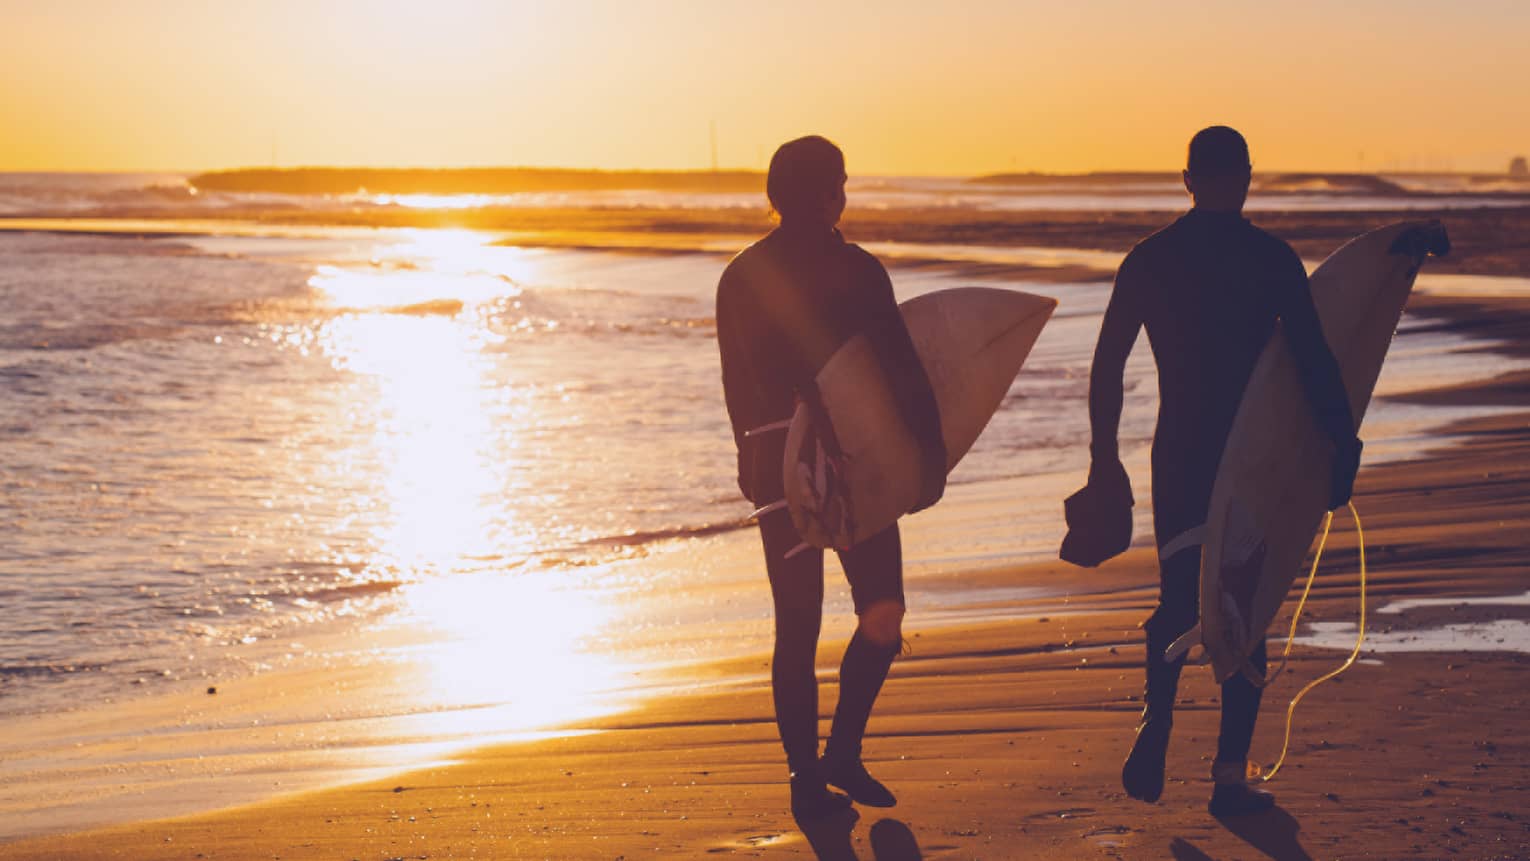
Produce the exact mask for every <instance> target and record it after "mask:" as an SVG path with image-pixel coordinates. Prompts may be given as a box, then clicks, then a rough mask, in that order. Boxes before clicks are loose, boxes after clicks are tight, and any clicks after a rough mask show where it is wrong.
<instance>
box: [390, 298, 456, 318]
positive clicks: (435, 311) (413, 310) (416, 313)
mask: <svg viewBox="0 0 1530 861" xmlns="http://www.w3.org/2000/svg"><path fill="white" fill-rule="evenodd" d="M462 308H463V305H462V300H461V299H431V300H429V301H427V302H415V303H414V304H411V305H398V306H395V307H392V308H384V309H383V312H384V313H387V314H404V315H406V316H410V317H434V316H440V317H455V316H457V315H458V314H460V313H462Z"/></svg>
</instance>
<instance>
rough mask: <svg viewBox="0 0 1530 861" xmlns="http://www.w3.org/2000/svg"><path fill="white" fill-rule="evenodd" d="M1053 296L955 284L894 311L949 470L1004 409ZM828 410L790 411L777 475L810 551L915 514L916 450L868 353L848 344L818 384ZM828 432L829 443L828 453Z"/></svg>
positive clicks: (856, 341) (843, 544)
mask: <svg viewBox="0 0 1530 861" xmlns="http://www.w3.org/2000/svg"><path fill="white" fill-rule="evenodd" d="M1055 307H1057V300H1055V299H1051V298H1048V297H1045V296H1035V295H1032V294H1030V293H1021V292H1019V291H1016V290H999V289H994V288H987V287H960V288H955V289H951V290H939V291H936V292H934V293H927V294H925V295H923V296H919V297H916V298H913V299H910V300H908V301H907V302H904V303H902V304H901V305H899V306H898V308H899V310H900V311H902V313H903V321H904V323H905V324H906V325H907V327H908V333H909V336H910V337H911V338H912V340H913V342H914V349H915V351H916V352H917V353H918V355H919V360H920V362H921V363H923V365H924V370H925V373H926V375H927V376H928V377H929V379H930V386H931V388H932V389H933V390H934V393H935V401H936V404H937V405H938V406H939V407H940V426H941V433H942V435H943V436H944V438H945V444H946V471H947V472H949V471H950V470H951V469H952V468H953V467H955V466H956V464H957V462H958V461H960V460H961V459H962V456H963V455H965V454H966V453H967V451H968V450H969V449H970V448H972V444H973V443H974V442H976V441H977V438H978V434H980V433H982V431H983V428H984V427H985V426H987V424H988V420H989V419H990V418H992V416H993V414H994V411H995V410H997V409H998V408H999V404H1000V403H1001V402H1003V400H1004V396H1005V395H1006V394H1007V393H1008V392H1009V387H1010V384H1011V383H1012V382H1014V379H1015V374H1017V373H1019V371H1020V366H1021V364H1022V363H1023V362H1024V361H1025V357H1026V355H1027V354H1029V353H1030V351H1031V347H1032V345H1034V344H1035V343H1036V337H1037V336H1038V335H1040V334H1041V327H1042V326H1043V325H1044V324H1045V323H1046V321H1047V318H1048V317H1050V316H1051V315H1052V309H1054V308H1055ZM815 380H816V382H817V385H818V392H819V395H820V398H821V402H822V404H823V408H824V414H826V418H827V425H828V427H823V426H822V424H823V423H822V422H821V421H819V420H818V416H817V415H816V414H815V411H814V410H813V409H811V408H810V407H809V406H808V405H806V404H798V407H797V410H796V413H795V414H794V415H793V416H792V420H791V425H790V427H789V428H788V429H787V436H786V458H785V461H784V463H783V470H784V473H783V479H784V483H785V487H786V503H787V508H788V510H789V511H790V512H791V517H792V522H793V523H794V524H795V525H796V527H797V532H798V534H799V535H801V536H802V539H803V541H804V542H806V543H807V544H810V545H812V546H814V547H836V548H840V549H844V548H848V547H851V546H854V545H855V544H856V543H857V542H859V541H862V540H864V539H866V538H869V537H871V536H872V535H875V534H876V533H878V532H880V531H881V530H883V529H885V528H886V527H887V526H888V525H890V524H891V523H892V522H893V521H895V520H897V519H898V518H899V517H901V516H902V515H904V514H906V513H908V511H909V510H910V509H911V508H913V507H914V505H915V503H917V502H918V497H919V489H920V472H919V469H920V458H919V445H918V443H917V441H916V440H915V438H914V435H913V433H912V431H910V429H909V428H908V427H907V426H906V425H905V424H904V422H903V419H902V417H901V416H900V414H899V412H898V409H897V405H896V403H895V402H894V400H893V397H892V393H891V391H890V389H889V388H888V382H887V379H886V377H885V375H884V374H883V372H882V369H881V366H880V365H879V364H878V362H877V360H876V357H875V355H873V353H872V350H871V345H870V344H869V343H868V342H867V340H866V339H865V338H864V337H860V336H858V337H855V338H852V339H851V340H850V341H849V342H847V343H846V344H845V345H844V346H842V347H840V348H839V350H838V351H836V352H835V353H834V355H833V356H831V357H830V358H829V361H828V362H827V363H825V364H824V366H823V368H822V369H820V370H819V372H818V375H817V377H816V378H815ZM825 435H828V436H831V437H832V439H833V441H834V442H836V443H837V449H838V456H834V455H835V453H834V452H833V449H834V448H835V446H833V445H831V446H829V449H828V450H826V449H825V447H824V446H821V445H820V444H819V443H820V441H821V440H822V439H823V438H824V436H825Z"/></svg>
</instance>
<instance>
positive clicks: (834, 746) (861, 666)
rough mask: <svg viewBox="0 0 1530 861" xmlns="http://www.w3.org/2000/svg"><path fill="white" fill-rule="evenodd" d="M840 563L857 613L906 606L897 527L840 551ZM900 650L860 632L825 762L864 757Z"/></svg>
mask: <svg viewBox="0 0 1530 861" xmlns="http://www.w3.org/2000/svg"><path fill="white" fill-rule="evenodd" d="M839 561H840V564H841V565H843V566H844V569H845V578H846V579H848V580H849V581H850V594H851V597H852V599H853V600H854V601H855V612H856V613H857V614H859V613H861V612H863V611H864V610H866V609H867V608H868V607H871V606H872V605H874V604H877V603H880V602H884V601H893V602H896V603H897V604H898V605H900V606H901V605H902V604H903V545H902V539H901V538H900V536H899V534H898V525H897V524H896V523H894V524H893V525H891V526H889V527H887V528H886V529H884V530H882V531H881V532H879V533H877V534H876V535H874V536H872V537H871V538H868V539H867V540H865V541H863V542H861V543H860V544H857V545H856V546H855V547H854V548H852V549H850V550H848V551H845V552H842V553H840V554H839ZM901 646H902V644H901V643H900V642H892V643H878V642H876V641H875V640H873V639H872V638H871V637H869V636H867V635H866V633H865V632H864V631H862V630H861V629H860V628H859V627H857V628H856V631H855V635H854V636H853V637H851V638H850V645H849V646H848V647H846V649H845V657H844V659H843V660H842V661H841V662H840V666H839V704H838V705H837V706H836V707H835V709H834V724H833V728H832V729H831V730H830V732H829V742H828V744H827V745H826V746H825V747H824V759H826V760H844V761H852V760H858V759H859V758H860V755H861V740H862V739H863V738H864V737H865V735H866V722H867V721H868V720H869V719H870V717H871V708H872V705H873V704H875V703H876V699H877V695H878V694H879V693H880V692H881V690H882V683H883V682H884V681H886V679H887V671H888V669H889V668H890V667H891V666H892V662H893V658H895V657H897V654H898V651H899V649H900V647H901Z"/></svg>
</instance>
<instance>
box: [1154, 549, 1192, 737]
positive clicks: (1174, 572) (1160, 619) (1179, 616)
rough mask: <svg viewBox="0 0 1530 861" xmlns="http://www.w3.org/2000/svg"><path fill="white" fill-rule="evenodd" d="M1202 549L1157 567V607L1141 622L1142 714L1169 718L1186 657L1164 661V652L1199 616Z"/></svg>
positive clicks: (1179, 554) (1181, 554)
mask: <svg viewBox="0 0 1530 861" xmlns="http://www.w3.org/2000/svg"><path fill="white" fill-rule="evenodd" d="M1200 581H1201V552H1200V549H1199V548H1190V549H1187V550H1182V551H1180V552H1179V553H1176V554H1174V555H1173V556H1172V557H1170V558H1168V559H1166V560H1163V561H1162V562H1160V563H1159V567H1158V606H1157V608H1155V609H1154V610H1153V615H1152V616H1149V617H1148V620H1147V623H1146V624H1145V625H1143V627H1144V628H1145V629H1146V632H1147V661H1146V665H1147V686H1146V690H1145V692H1144V695H1143V700H1144V706H1145V709H1144V716H1145V717H1154V718H1171V717H1172V715H1173V714H1174V699H1175V697H1176V696H1177V695H1178V692H1179V676H1180V673H1181V671H1182V670H1184V667H1185V659H1184V658H1180V659H1179V660H1177V661H1167V660H1165V659H1164V656H1163V653H1164V651H1165V650H1166V649H1168V648H1169V646H1170V645H1171V644H1173V642H1174V641H1175V640H1177V639H1179V637H1180V635H1181V634H1184V633H1185V632H1186V631H1188V630H1190V629H1191V628H1193V627H1194V626H1195V622H1196V619H1197V618H1199V612H1200V611H1199V608H1200V588H1201V582H1200Z"/></svg>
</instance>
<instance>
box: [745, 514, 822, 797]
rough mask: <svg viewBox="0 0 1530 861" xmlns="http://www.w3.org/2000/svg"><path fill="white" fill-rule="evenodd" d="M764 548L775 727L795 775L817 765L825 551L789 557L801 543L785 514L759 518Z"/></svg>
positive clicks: (810, 769) (808, 552)
mask: <svg viewBox="0 0 1530 861" xmlns="http://www.w3.org/2000/svg"><path fill="white" fill-rule="evenodd" d="M760 539H761V541H762V542H763V543H764V545H765V570H766V572H767V573H768V574H769V576H770V594H771V598H772V600H773V601H774V603H775V610H776V634H775V650H774V653H773V655H772V658H771V664H770V688H771V693H772V695H773V696H774V698H775V705H776V728H777V729H778V730H779V731H780V733H781V745H782V747H784V748H785V749H786V763H787V767H788V768H790V769H791V771H792V773H794V774H799V773H806V772H810V771H814V770H816V769H817V767H818V677H817V675H816V673H815V671H814V659H815V658H816V656H817V652H818V630H819V627H820V625H821V624H822V621H823V551H821V550H816V549H809V550H804V551H802V552H800V553H798V554H797V555H795V556H793V557H792V558H790V559H787V558H786V553H787V552H788V551H790V550H791V549H792V548H793V547H796V546H797V544H798V543H799V542H800V541H801V539H800V538H799V537H798V535H797V530H796V529H795V528H794V527H793V526H792V520H791V517H790V516H789V515H787V513H786V512H784V511H781V512H775V513H773V514H767V515H765V517H763V518H761V520H760Z"/></svg>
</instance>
